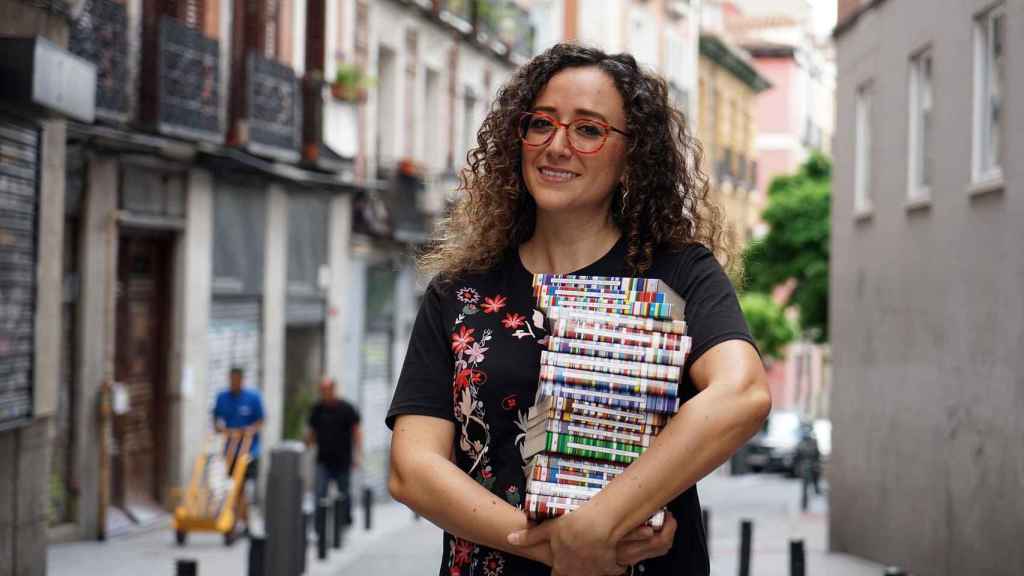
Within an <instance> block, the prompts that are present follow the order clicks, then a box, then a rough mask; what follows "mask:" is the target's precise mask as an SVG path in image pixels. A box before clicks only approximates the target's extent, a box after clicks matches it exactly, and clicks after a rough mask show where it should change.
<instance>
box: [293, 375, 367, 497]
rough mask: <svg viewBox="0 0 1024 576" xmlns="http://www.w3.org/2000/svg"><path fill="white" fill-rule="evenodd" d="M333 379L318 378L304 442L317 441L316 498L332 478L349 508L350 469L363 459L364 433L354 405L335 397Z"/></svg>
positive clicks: (320, 495) (324, 492) (324, 491)
mask: <svg viewBox="0 0 1024 576" xmlns="http://www.w3.org/2000/svg"><path fill="white" fill-rule="evenodd" d="M334 388H335V386H334V380H331V379H330V378H324V379H323V381H321V382H320V400H319V401H318V402H317V403H316V404H315V405H314V406H313V411H312V412H311V413H310V415H309V430H307V432H306V444H307V445H309V446H313V445H316V447H317V450H316V498H317V501H318V502H319V501H320V500H322V499H323V498H325V497H326V496H327V487H328V484H329V483H330V482H332V481H333V482H334V485H335V488H337V490H338V495H339V497H340V498H342V499H343V500H344V502H345V509H346V510H350V503H351V499H350V496H349V473H350V471H351V469H352V468H355V467H357V466H359V464H360V463H361V462H362V457H363V455H362V445H363V434H362V430H361V429H360V427H359V412H358V411H357V410H356V408H355V406H353V405H352V404H350V403H349V402H346V401H345V400H344V399H342V398H338V397H337V395H336V393H335V389H334Z"/></svg>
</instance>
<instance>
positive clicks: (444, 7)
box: [438, 0, 476, 33]
mask: <svg viewBox="0 0 1024 576" xmlns="http://www.w3.org/2000/svg"><path fill="white" fill-rule="evenodd" d="M475 1H476V0H440V1H439V2H438V8H439V15H440V18H441V20H444V21H445V22H447V23H448V24H451V25H452V26H454V27H455V28H457V29H458V30H460V31H462V32H464V33H469V32H471V31H472V30H473V2H475Z"/></svg>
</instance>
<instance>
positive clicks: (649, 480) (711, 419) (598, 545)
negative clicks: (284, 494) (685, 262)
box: [526, 340, 771, 574]
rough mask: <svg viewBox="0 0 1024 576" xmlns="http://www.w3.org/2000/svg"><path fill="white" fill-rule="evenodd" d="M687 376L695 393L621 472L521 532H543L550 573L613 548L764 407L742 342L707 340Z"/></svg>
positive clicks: (752, 425)
mask: <svg viewBox="0 0 1024 576" xmlns="http://www.w3.org/2000/svg"><path fill="white" fill-rule="evenodd" d="M690 378H691V379H692V381H693V383H694V385H695V386H696V388H697V390H698V394H697V395H696V396H694V397H693V398H692V399H690V400H689V401H687V402H686V403H684V404H683V405H682V407H681V408H680V410H679V412H678V413H677V414H676V415H675V416H674V417H672V419H671V421H670V422H669V424H668V425H667V426H666V427H665V429H664V430H662V432H661V433H660V434H658V436H657V437H656V438H655V440H654V441H653V442H652V444H651V447H650V448H648V449H647V451H645V452H644V454H643V455H642V456H641V457H640V458H639V459H637V461H636V462H634V463H633V464H632V465H630V466H629V468H627V469H626V472H624V473H623V474H622V475H621V476H619V477H617V478H616V479H615V480H613V481H612V482H611V483H609V484H608V486H606V487H605V488H604V489H602V490H601V491H600V492H599V493H598V494H597V495H595V496H594V497H593V498H592V499H591V500H590V501H589V502H588V503H587V504H585V505H584V506H582V507H581V508H580V509H579V510H577V511H575V512H573V513H572V514H569V515H567V516H565V517H564V518H560V519H558V520H557V521H555V522H551V523H550V526H547V528H548V530H543V531H542V532H546V534H536V535H534V534H530V535H526V537H527V540H528V541H532V540H534V539H536V538H538V537H539V538H544V537H549V538H550V540H551V546H552V551H553V553H554V554H553V555H554V558H555V566H554V568H555V572H556V573H565V574H574V573H576V572H577V570H576V568H577V567H581V566H586V565H587V564H588V562H587V560H588V559H590V558H592V557H593V554H594V553H595V552H596V551H598V550H608V548H609V547H612V548H614V547H615V546H616V545H617V544H618V543H619V542H620V541H621V540H622V538H623V536H625V535H626V534H628V533H629V532H631V531H632V530H633V529H635V528H636V527H638V526H640V525H641V524H643V523H644V522H645V521H646V520H647V519H648V518H649V517H650V516H651V515H652V514H654V512H656V511H657V510H660V509H661V508H662V507H664V506H665V505H666V504H668V503H669V502H670V501H671V500H672V499H674V498H675V497H676V496H678V495H680V494H682V493H683V492H685V491H686V490H687V489H688V488H690V487H691V486H693V485H694V484H696V483H697V481H698V480H700V479H701V478H703V477H704V476H706V475H707V474H709V473H710V472H711V471H713V470H714V469H715V468H717V467H718V466H720V465H721V464H722V463H723V462H725V461H726V460H728V459H729V457H730V456H731V455H732V454H733V453H734V452H735V451H736V450H737V449H739V448H740V447H741V446H742V445H743V443H744V442H746V441H747V439H749V438H750V437H751V436H753V435H754V433H755V432H757V430H759V429H760V427H761V424H762V423H763V422H764V420H765V418H767V416H768V412H769V411H770V410H771V396H770V394H769V391H768V383H767V378H766V376H765V372H764V366H763V364H762V363H761V358H760V357H759V356H758V354H757V351H756V350H754V347H753V346H751V345H750V344H749V343H748V342H746V341H743V340H728V341H725V342H722V343H720V344H717V345H715V346H713V347H712V348H710V349H709V350H708V351H707V352H705V353H704V354H702V355H701V357H700V358H698V359H697V361H696V362H694V363H693V365H692V366H691V367H690ZM545 524H548V523H545ZM542 526H544V525H543V524H542ZM536 530H538V529H537V528H534V529H532V530H531V531H536ZM599 555H600V554H599Z"/></svg>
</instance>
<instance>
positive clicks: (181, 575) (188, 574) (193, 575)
mask: <svg viewBox="0 0 1024 576" xmlns="http://www.w3.org/2000/svg"><path fill="white" fill-rule="evenodd" d="M198 574H199V563H198V562H197V561H196V560H191V559H186V560H177V561H175V563H174V576H197V575H198Z"/></svg>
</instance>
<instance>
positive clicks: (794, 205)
mask: <svg viewBox="0 0 1024 576" xmlns="http://www.w3.org/2000/svg"><path fill="white" fill-rule="evenodd" d="M831 190H832V164H831V163H830V162H829V160H828V159H827V158H825V157H824V156H822V155H821V154H817V153H815V154H813V155H811V157H810V158H808V159H807V162H805V163H804V164H803V166H801V167H800V170H799V171H798V172H797V173H796V174H792V175H788V176H781V177H779V178H776V179H774V180H773V181H772V183H771V185H770V186H769V187H768V207H767V208H765V211H764V213H763V214H762V216H761V217H762V219H763V220H764V221H765V223H766V224H767V225H768V227H769V232H768V234H767V235H766V236H765V237H764V238H762V239H761V240H759V241H757V242H754V243H752V244H751V245H750V246H749V247H748V248H747V250H746V252H745V254H744V269H745V270H746V282H747V288H749V289H751V290H754V291H758V292H764V293H770V292H771V291H772V289H773V288H774V287H775V286H777V285H779V284H782V283H783V282H786V281H787V280H789V279H790V278H792V279H794V280H796V287H795V289H794V290H793V292H792V294H790V296H789V301H788V302H786V305H793V306H796V307H797V309H798V310H799V312H800V326H801V328H802V329H803V330H804V331H805V334H806V335H807V336H808V337H809V338H811V339H813V340H815V341H817V342H824V341H826V340H827V339H828V261H829V207H830V203H831V194H832V192H831Z"/></svg>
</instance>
